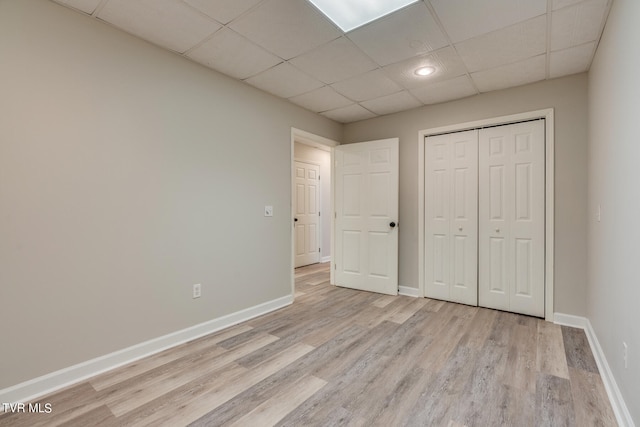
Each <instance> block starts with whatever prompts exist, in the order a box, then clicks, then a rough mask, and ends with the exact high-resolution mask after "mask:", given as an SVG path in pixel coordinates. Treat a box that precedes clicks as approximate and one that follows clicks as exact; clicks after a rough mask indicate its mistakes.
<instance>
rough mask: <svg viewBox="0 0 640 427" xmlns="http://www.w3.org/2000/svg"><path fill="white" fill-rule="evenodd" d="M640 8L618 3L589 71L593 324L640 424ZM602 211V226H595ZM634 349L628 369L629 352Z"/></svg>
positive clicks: (632, 2) (627, 0)
mask: <svg viewBox="0 0 640 427" xmlns="http://www.w3.org/2000/svg"><path fill="white" fill-rule="evenodd" d="M638 17H640V2H638V1H637V0H616V1H615V2H613V6H612V9H611V12H610V15H609V19H608V21H607V26H606V28H605V31H604V35H603V37H602V40H601V42H600V46H599V47H598V52H597V54H596V58H595V60H594V62H593V65H592V67H591V71H590V72H589V247H588V253H589V255H588V259H589V263H588V272H589V286H588V294H587V295H588V297H587V307H588V317H589V319H590V320H591V324H592V326H593V329H594V330H595V332H596V335H597V336H598V340H599V342H600V345H601V346H602V349H603V351H604V354H605V355H606V358H607V361H608V363H609V366H610V367H611V371H612V372H613V376H614V377H615V379H616V382H617V384H618V386H619V388H620V390H621V392H622V395H623V396H624V399H625V402H626V404H627V406H628V408H629V411H630V412H631V415H632V417H633V419H634V421H635V424H637V425H640V310H639V309H638V303H639V302H640V279H639V275H638V270H637V268H638V259H639V256H638V255H639V254H640V248H639V246H638V245H639V242H640V222H638V221H639V218H640V193H639V191H638V184H639V183H640V167H639V161H640V138H639V137H638V123H639V122H640V120H639V119H640V84H639V83H638V76H640V52H639V51H638V40H640V27H639V26H638ZM598 205H601V220H600V222H598V221H597V219H596V212H597V209H598ZM623 342H626V343H627V345H628V348H629V367H628V368H627V369H625V368H624V364H623V355H622V354H623V350H622V349H623V346H622V343H623Z"/></svg>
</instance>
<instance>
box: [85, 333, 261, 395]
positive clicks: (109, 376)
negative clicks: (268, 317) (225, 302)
mask: <svg viewBox="0 0 640 427" xmlns="http://www.w3.org/2000/svg"><path fill="white" fill-rule="evenodd" d="M251 329H252V328H251V326H249V325H238V326H235V327H231V328H229V329H226V330H224V331H220V332H218V333H215V334H211V335H207V336H206V337H202V338H199V339H197V340H193V341H190V342H188V343H185V344H181V345H179V346H177V347H174V348H171V349H169V350H166V351H163V352H160V353H157V354H155V355H153V356H150V357H146V358H144V359H140V360H136V361H135V362H133V363H129V364H127V365H125V366H122V367H120V368H117V369H114V370H112V371H109V372H107V373H105V374H102V375H98V376H97V377H94V378H92V379H91V380H90V381H89V382H90V383H91V385H92V386H93V387H94V388H95V389H96V390H98V391H99V390H104V389H105V388H107V387H110V386H112V385H114V384H117V383H119V382H122V381H125V380H127V379H129V378H131V377H134V376H137V375H140V374H142V373H144V372H148V371H150V370H152V369H154V368H157V367H159V366H162V365H165V364H167V363H169V362H172V361H174V360H177V359H179V358H181V357H184V356H185V355H188V354H190V353H194V352H197V351H199V350H201V349H205V348H208V347H211V346H212V345H214V344H216V343H219V342H220V341H223V340H226V339H228V338H230V337H232V336H235V335H238V334H241V333H243V332H247V331H249V330H251Z"/></svg>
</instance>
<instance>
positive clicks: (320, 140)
mask: <svg viewBox="0 0 640 427" xmlns="http://www.w3.org/2000/svg"><path fill="white" fill-rule="evenodd" d="M296 142H298V143H300V144H305V145H309V146H311V147H314V148H318V149H320V150H324V151H328V152H329V155H330V160H329V161H330V162H331V196H330V199H331V211H330V212H329V215H331V212H334V203H335V201H334V200H333V194H334V190H335V183H334V176H333V175H334V166H335V165H334V160H333V147H337V146H338V145H340V143H339V142H337V141H334V140H332V139H329V138H325V137H323V136H319V135H314V134H312V133H309V132H307V131H304V130H301V129H296V128H294V127H292V128H291V153H290V154H291V160H290V163H291V176H290V179H291V182H290V183H289V188H290V189H291V193H290V195H289V208H290V209H289V210H290V215H291V217H290V218H289V223H290V224H291V225H290V228H289V233H290V235H291V236H290V237H291V242H290V246H291V249H290V251H291V256H290V262H291V265H290V271H291V277H290V280H291V294H292V295H295V293H296V289H295V285H296V282H295V277H294V269H295V265H296V262H295V241H294V232H293V216H294V212H293V208H294V206H293V183H294V181H295V175H294V173H295V171H294V162H295V158H294V157H295V156H294V151H295V143H296ZM334 225H335V224H334V216H333V215H331V254H333V253H334V250H335V248H334V240H335V239H334V236H333V231H334V228H335V227H334ZM330 261H331V268H330V271H329V283H331V284H332V285H333V284H334V280H333V273H334V267H333V260H330Z"/></svg>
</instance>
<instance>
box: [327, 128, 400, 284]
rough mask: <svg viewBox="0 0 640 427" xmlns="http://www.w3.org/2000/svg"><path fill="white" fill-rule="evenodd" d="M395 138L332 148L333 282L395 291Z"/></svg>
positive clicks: (396, 234)
mask: <svg viewBox="0 0 640 427" xmlns="http://www.w3.org/2000/svg"><path fill="white" fill-rule="evenodd" d="M398 150H399V148H398V139H397V138H394V139H387V140H380V141H371V142H362V143H357V144H347V145H341V146H339V147H337V148H336V150H335V159H336V167H335V178H336V184H335V201H336V209H335V210H336V212H335V227H336V232H335V236H336V246H335V247H336V254H335V282H336V284H337V285H339V286H345V287H349V288H354V289H362V290H367V291H373V292H380V293H386V294H391V295H396V294H397V292H398V228H397V227H391V226H390V224H391V223H392V222H393V223H394V224H397V223H398Z"/></svg>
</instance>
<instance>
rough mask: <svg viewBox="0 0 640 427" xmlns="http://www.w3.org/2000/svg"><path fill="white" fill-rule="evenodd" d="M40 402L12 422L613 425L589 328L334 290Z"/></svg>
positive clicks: (320, 273)
mask: <svg viewBox="0 0 640 427" xmlns="http://www.w3.org/2000/svg"><path fill="white" fill-rule="evenodd" d="M328 267H329V264H324V265H323V264H316V265H312V266H306V267H303V268H300V269H297V270H296V271H295V273H294V275H295V282H296V294H297V300H296V301H295V302H294V304H292V305H290V306H287V307H286V308H283V309H280V310H277V311H274V312H271V313H268V314H266V315H263V316H259V317H257V318H254V319H252V320H250V321H248V322H245V323H243V324H241V325H236V326H234V327H232V328H229V329H227V330H225V331H220V332H218V333H215V334H211V335H208V336H205V337H202V338H199V339H196V340H193V341H191V342H189V343H185V344H183V345H180V346H177V347H174V348H172V349H169V350H167V351H165V352H161V353H158V354H156V355H153V356H151V357H149V358H145V359H142V360H139V361H136V362H133V363H131V364H129V365H127V366H123V367H121V368H118V369H115V370H113V371H111V372H108V373H105V374H103V375H99V376H97V377H94V378H92V379H89V380H87V381H84V382H81V383H79V384H76V385H74V386H72V387H68V388H66V389H64V390H61V391H60V392H57V393H54V394H51V395H49V396H45V397H43V398H40V399H38V401H39V402H51V403H52V405H53V412H52V413H51V414H0V426H11V427H14V426H17V427H20V426H29V427H33V426H36V427H38V426H46V427H50V426H60V425H71V426H87V425H92V426H93V425H101V426H146V425H149V426H158V425H160V426H171V427H175V426H178V427H179V426H184V425H189V424H190V423H193V426H194V427H196V426H219V425H231V424H233V423H237V425H252V426H253V425H258V426H263V425H274V424H275V425H280V426H296V427H298V426H301V425H304V426H367V427H369V426H381V427H389V426H411V425H415V426H425V425H428V426H450V427H461V426H468V427H471V426H482V427H484V426H503V425H504V426H538V425H540V426H547V425H548V426H556V425H558V426H560V425H568V426H580V427H581V426H583V425H595V426H609V425H615V424H614V423H615V419H614V416H613V411H612V409H611V405H610V404H609V401H608V398H607V395H606V392H605V390H604V386H603V383H602V379H601V377H600V375H599V374H598V371H597V365H596V364H595V359H593V355H592V354H591V350H590V347H589V343H588V340H587V339H586V336H585V335H584V333H583V331H581V330H574V329H571V328H565V327H560V326H557V325H553V324H551V323H549V322H545V321H543V320H541V319H536V318H533V317H528V316H521V315H516V314H513V313H505V312H500V311H495V310H488V309H483V308H478V307H471V306H465V305H460V304H453V303H448V302H444V301H437V300H432V299H426V298H424V299H423V298H410V297H406V296H381V295H377V294H374V293H371V292H361V291H357V290H353V289H349V288H342V287H336V286H333V285H330V284H329V283H328V278H329V269H328Z"/></svg>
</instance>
